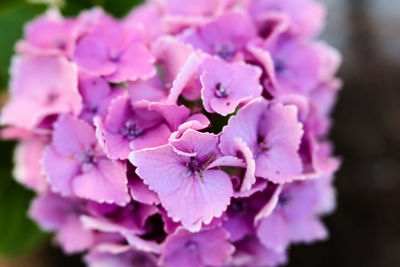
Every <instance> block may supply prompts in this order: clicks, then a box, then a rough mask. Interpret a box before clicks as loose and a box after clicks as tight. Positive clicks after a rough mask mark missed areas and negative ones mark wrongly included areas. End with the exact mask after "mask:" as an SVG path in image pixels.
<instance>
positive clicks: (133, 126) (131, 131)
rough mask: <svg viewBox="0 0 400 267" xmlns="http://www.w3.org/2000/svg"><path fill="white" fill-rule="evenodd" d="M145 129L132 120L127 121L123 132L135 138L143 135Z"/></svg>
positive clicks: (129, 137) (124, 134) (128, 136)
mask: <svg viewBox="0 0 400 267" xmlns="http://www.w3.org/2000/svg"><path fill="white" fill-rule="evenodd" d="M143 133H144V131H143V129H142V128H141V127H140V126H139V125H138V124H137V123H136V122H133V121H131V120H128V121H127V122H125V125H124V126H123V127H122V128H121V134H122V135H123V136H125V137H126V138H128V139H135V138H136V137H139V136H141V135H143Z"/></svg>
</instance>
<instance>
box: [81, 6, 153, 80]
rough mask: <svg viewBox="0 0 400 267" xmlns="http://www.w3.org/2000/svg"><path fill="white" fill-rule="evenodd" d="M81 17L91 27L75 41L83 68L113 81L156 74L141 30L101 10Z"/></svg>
mask: <svg viewBox="0 0 400 267" xmlns="http://www.w3.org/2000/svg"><path fill="white" fill-rule="evenodd" d="M82 20H84V21H85V20H87V22H86V23H87V24H89V25H90V26H91V27H88V28H89V29H88V30H87V31H86V32H84V33H83V34H82V35H81V36H80V38H79V40H78V42H77V44H76V48H75V53H74V60H75V61H76V63H77V64H78V66H79V68H80V69H82V70H84V71H86V72H89V73H91V74H94V75H104V76H106V77H107V80H109V81H111V82H114V83H119V82H124V81H127V80H131V81H134V80H137V79H139V78H141V79H145V78H149V77H151V76H152V75H154V73H155V68H154V66H153V63H154V58H153V57H152V55H151V53H150V51H149V49H148V47H147V46H146V43H145V40H144V37H143V35H144V34H143V30H142V29H140V28H138V27H123V25H121V24H119V23H118V22H117V21H115V20H113V19H112V18H111V17H109V16H107V15H105V14H104V13H103V12H102V11H101V10H99V9H94V10H92V11H90V12H88V13H86V14H84V15H83V18H82Z"/></svg>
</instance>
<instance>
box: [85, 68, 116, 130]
mask: <svg viewBox="0 0 400 267" xmlns="http://www.w3.org/2000/svg"><path fill="white" fill-rule="evenodd" d="M78 88H79V92H80V94H81V95H82V99H83V108H82V112H81V114H80V116H79V117H80V118H81V119H83V120H85V121H86V122H88V123H90V124H93V118H94V117H96V116H100V117H101V118H105V116H106V115H107V112H108V108H109V106H110V104H111V102H112V100H113V99H115V98H117V97H118V96H121V95H123V93H124V91H123V89H121V88H119V87H116V88H111V86H110V84H109V83H108V82H107V81H106V80H105V79H104V78H100V77H96V76H91V75H88V74H85V73H80V75H79V84H78Z"/></svg>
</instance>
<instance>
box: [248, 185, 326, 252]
mask: <svg viewBox="0 0 400 267" xmlns="http://www.w3.org/2000/svg"><path fill="white" fill-rule="evenodd" d="M317 205H318V194H317V191H316V187H315V186H314V184H313V183H308V182H296V183H292V184H290V185H285V186H283V187H282V189H281V188H278V189H277V191H276V192H275V197H272V199H271V203H269V204H267V206H266V207H264V208H263V209H262V210H261V211H260V213H259V214H257V216H256V222H258V228H257V236H258V237H259V238H260V240H261V242H262V243H263V244H264V245H265V246H266V247H267V248H269V249H272V250H275V251H277V252H283V251H285V250H286V248H287V247H288V245H289V243H290V242H311V241H315V240H319V239H324V238H326V237H327V231H326V229H325V227H324V226H323V225H322V223H321V221H320V220H319V219H318V218H317V217H316V211H317V209H316V207H317Z"/></svg>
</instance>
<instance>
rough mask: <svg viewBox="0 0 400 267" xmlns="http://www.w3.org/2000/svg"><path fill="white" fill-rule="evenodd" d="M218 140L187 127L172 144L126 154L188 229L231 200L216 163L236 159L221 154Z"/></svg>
mask: <svg viewBox="0 0 400 267" xmlns="http://www.w3.org/2000/svg"><path fill="white" fill-rule="evenodd" d="M217 144H218V137H217V136H215V135H213V134H209V133H200V132H196V131H194V130H191V129H189V130H187V131H186V132H185V133H184V134H183V135H182V137H181V138H180V139H179V140H177V141H175V142H174V144H173V145H172V144H167V145H164V146H160V147H156V148H150V149H144V150H141V151H136V152H132V153H131V155H130V156H129V160H130V161H131V162H132V164H133V165H135V166H136V167H137V169H136V173H137V174H138V175H139V177H141V178H142V179H143V181H144V182H145V184H147V185H149V187H150V189H152V190H154V191H155V192H157V194H158V196H159V198H160V201H161V204H162V205H163V207H164V208H165V209H166V210H167V212H168V215H169V216H171V217H172V219H173V220H174V221H180V222H181V223H182V224H183V225H184V226H185V227H186V228H187V229H189V230H190V231H199V230H200V228H201V225H202V223H204V224H209V223H210V222H211V220H212V219H213V218H214V217H219V216H221V214H222V212H223V211H225V209H226V207H227V206H228V204H229V203H230V198H231V196H232V193H233V190H232V183H231V180H230V177H229V175H228V174H226V173H225V172H224V171H222V170H220V169H218V168H217V167H218V166H221V165H225V164H226V165H230V164H237V160H236V159H234V158H233V157H221V156H220V155H219V152H218V148H217ZM160 163H161V164H160ZM160 177H162V179H160Z"/></svg>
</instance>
